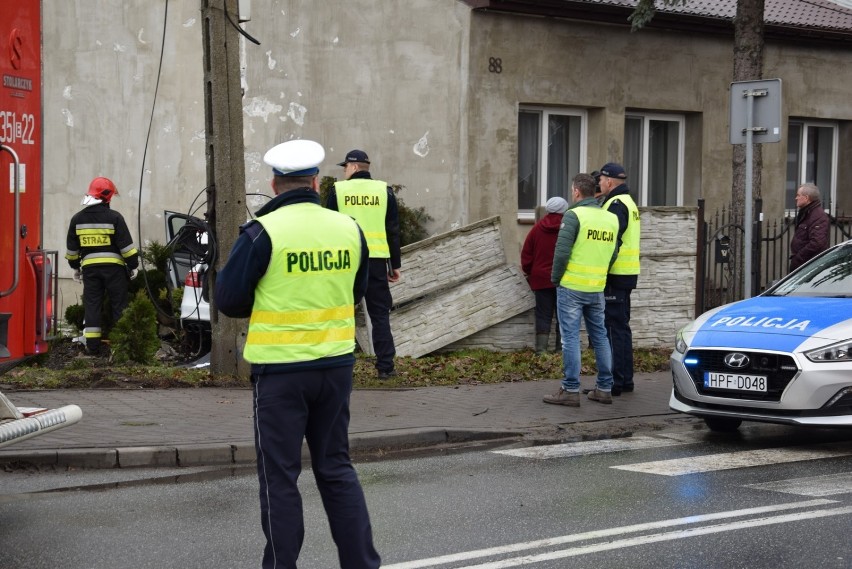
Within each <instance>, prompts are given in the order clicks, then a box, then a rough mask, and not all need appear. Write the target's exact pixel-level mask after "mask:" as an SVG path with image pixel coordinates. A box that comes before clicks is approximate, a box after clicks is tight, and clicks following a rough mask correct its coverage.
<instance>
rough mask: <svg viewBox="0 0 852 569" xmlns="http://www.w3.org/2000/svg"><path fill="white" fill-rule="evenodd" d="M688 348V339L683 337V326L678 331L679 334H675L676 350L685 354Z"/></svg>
mask: <svg viewBox="0 0 852 569" xmlns="http://www.w3.org/2000/svg"><path fill="white" fill-rule="evenodd" d="M688 349H689V346H688V345H687V344H686V340H684V339H683V328H681V329H680V330H678V331H677V336H675V350H677V351H678V353H681V354H685V353H686V350H688Z"/></svg>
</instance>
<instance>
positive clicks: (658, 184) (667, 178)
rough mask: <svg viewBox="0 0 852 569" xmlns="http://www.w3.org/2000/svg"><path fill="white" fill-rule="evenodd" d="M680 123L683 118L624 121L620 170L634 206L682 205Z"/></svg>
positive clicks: (641, 117)
mask: <svg viewBox="0 0 852 569" xmlns="http://www.w3.org/2000/svg"><path fill="white" fill-rule="evenodd" d="M684 122H685V121H684V118H683V116H671V115H649V114H628V115H627V116H626V117H625V120H624V168H625V170H626V171H627V180H628V181H627V184H628V186H630V193H631V195H632V196H633V199H634V200H636V203H637V204H638V205H641V206H663V205H683V154H684V145H683V140H684Z"/></svg>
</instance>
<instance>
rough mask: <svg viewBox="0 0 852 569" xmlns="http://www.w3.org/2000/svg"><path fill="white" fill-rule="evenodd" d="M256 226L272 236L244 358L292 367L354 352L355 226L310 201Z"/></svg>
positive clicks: (357, 249) (358, 254)
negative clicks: (298, 363) (299, 363)
mask: <svg viewBox="0 0 852 569" xmlns="http://www.w3.org/2000/svg"><path fill="white" fill-rule="evenodd" d="M257 221H258V222H260V224H261V225H263V228H264V230H265V231H266V232H267V233H268V234H269V239H270V241H271V243H272V255H271V257H270V260H269V266H268V268H267V270H266V274H264V276H263V277H262V278H261V279H260V281H259V282H258V285H257V288H256V289H255V293H254V305H253V307H252V314H251V320H250V321H249V327H248V336H247V337H246V346H245V351H244V353H243V356H244V357H245V359H246V361H248V362H250V363H252V364H267V363H294V362H304V361H311V360H316V359H319V358H326V357H333V356H340V355H345V354H348V353H351V352H352V351H353V350H354V349H355V298H354V295H353V285H354V281H355V273H356V272H357V271H358V265H359V263H360V261H361V235H360V233H359V231H358V226H357V225H356V223H355V221H353V220H352V219H351V218H349V217H347V216H345V215H341V214H339V213H337V212H335V211H331V210H328V209H324V208H322V207H320V206H319V205H317V204H313V203H300V204H294V205H288V206H286V207H282V208H279V209H276V210H275V211H272V212H270V213H269V214H267V215H264V216H261V217H259V218H258V219H257Z"/></svg>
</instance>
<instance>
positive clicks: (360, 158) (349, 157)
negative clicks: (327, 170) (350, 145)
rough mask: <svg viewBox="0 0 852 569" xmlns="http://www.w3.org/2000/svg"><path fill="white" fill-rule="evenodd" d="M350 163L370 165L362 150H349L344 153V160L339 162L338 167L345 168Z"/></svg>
mask: <svg viewBox="0 0 852 569" xmlns="http://www.w3.org/2000/svg"><path fill="white" fill-rule="evenodd" d="M350 162H363V163H365V164H369V163H370V159H369V158H368V157H367V153H366V152H364V151H363V150H350V151H349V152H347V153H346V158H344V159H343V162H339V163H338V164H337V165H338V166H346V165H347V164H349V163H350Z"/></svg>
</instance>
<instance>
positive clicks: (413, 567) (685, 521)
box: [383, 499, 852, 569]
mask: <svg viewBox="0 0 852 569" xmlns="http://www.w3.org/2000/svg"><path fill="white" fill-rule="evenodd" d="M836 503H837V501H836V500H824V499H823V500H820V499H817V500H808V501H806V502H790V503H787V504H776V505H773V506H762V507H758V508H745V509H742V510H731V511H727V512H716V513H712V514H699V515H695V516H687V517H684V518H673V519H669V520H661V521H658V522H646V523H641V524H634V525H629V526H622V527H616V528H607V529H601V530H595V531H589V532H584V533H577V534H571V535H564V536H559V537H553V538H549V539H540V540H536V541H526V542H521V543H514V544H510V545H503V546H498V547H491V548H488V549H478V550H473V551H464V552H461V553H454V554H450V555H442V556H439V557H431V558H429V559H416V560H414V561H405V562H402V563H394V564H393V565H383V567H384V569H419V568H420V567H436V566H438V565H446V564H448V563H458V562H460V561H467V560H470V559H481V558H483V557H492V556H496V555H504V554H513V553H518V552H521V551H527V550H530V549H540V548H544V547H554V546H557V545H563V544H566V543H574V542H578V541H586V540H591V539H601V538H607V537H614V536H619V535H624V534H629V533H638V532H642V531H649V530H658V529H662V528H669V527H676V526H681V525H689V524H698V523H703V522H709V521H716V520H726V519H730V518H740V517H744V516H753V515H758V514H768V513H772V512H781V511H784V510H795V509H803V508H811V507H817V506H826V505H829V504H836ZM849 509H850V511H852V508H849ZM818 511H823V510H818ZM825 511H833V510H825ZM809 513H811V512H802V514H809ZM842 513H845V512H842ZM831 515H839V513H838V514H831ZM812 517H815V516H812ZM758 519H774V518H758ZM791 521H792V520H791ZM778 523H780V522H778ZM723 525H727V524H723ZM709 527H721V526H709ZM698 529H701V528H698ZM682 531H686V530H682ZM719 531H722V530H719ZM674 533H682V532H673V533H669V534H655V535H673V534H674ZM696 535H700V534H696ZM647 537H653V536H647ZM684 537H686V536H684ZM632 539H641V538H632ZM669 539H675V538H674V537H671V538H669ZM625 541H630V540H619V543H620V542H625ZM657 541H662V540H661V539H658V540H657ZM612 543H616V542H605V543H603V544H599V545H593V546H584V547H600V546H604V545H608V544H612ZM649 543H651V542H649ZM634 545H641V544H640V543H636V544H634ZM617 547H622V545H618V546H617ZM578 549H582V548H578ZM610 549H612V547H610ZM567 551H574V550H567ZM601 551H602V550H601ZM587 553H591V551H589V552H587ZM575 555H579V553H577V554H575ZM511 566H512V565H508V566H507V567H511ZM482 567H485V566H482Z"/></svg>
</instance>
